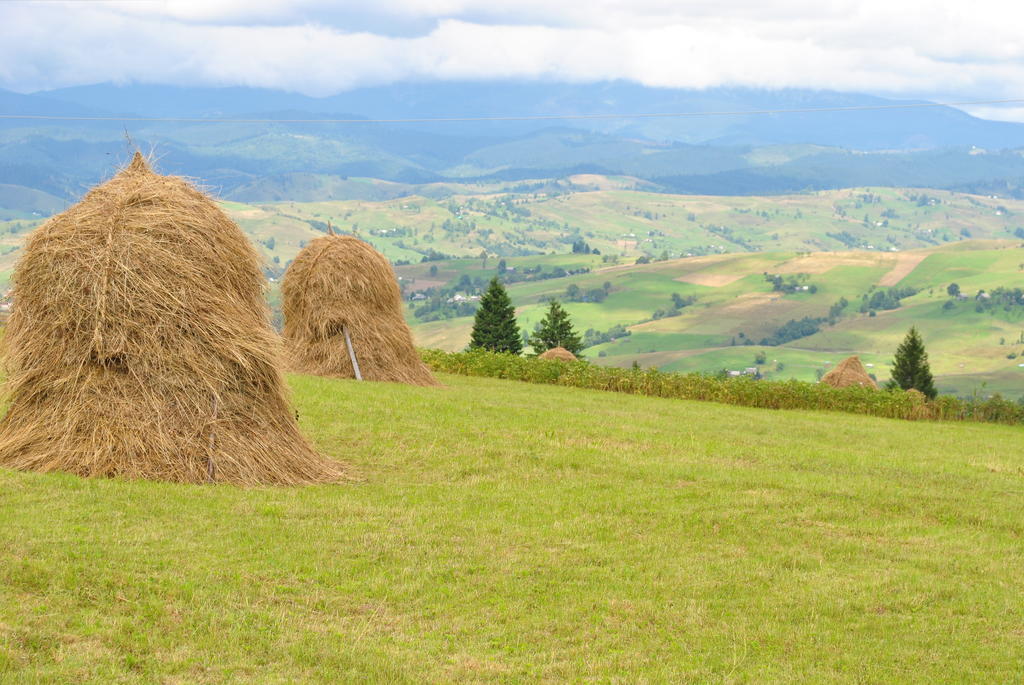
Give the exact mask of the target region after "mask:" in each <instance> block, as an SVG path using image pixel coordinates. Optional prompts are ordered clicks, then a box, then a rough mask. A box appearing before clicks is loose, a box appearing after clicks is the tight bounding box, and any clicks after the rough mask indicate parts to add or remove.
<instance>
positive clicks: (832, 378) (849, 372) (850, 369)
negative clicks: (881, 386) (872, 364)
mask: <svg viewBox="0 0 1024 685" xmlns="http://www.w3.org/2000/svg"><path fill="white" fill-rule="evenodd" d="M821 382H822V383H826V384H828V385H831V386H832V387H833V388H845V387H848V386H851V385H860V386H862V387H865V388H875V389H877V388H878V384H877V383H875V381H874V379H872V378H871V376H869V375H868V372H867V369H865V368H864V365H863V364H861V362H860V357H858V356H857V355H854V356H852V357H847V358H846V359H844V360H843V361H841V362H839V363H838V364H836V368H834V369H832V370H831V371H829V372H828V373H826V374H825V375H824V376H822V377H821Z"/></svg>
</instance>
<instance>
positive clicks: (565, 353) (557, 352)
mask: <svg viewBox="0 0 1024 685" xmlns="http://www.w3.org/2000/svg"><path fill="white" fill-rule="evenodd" d="M537 358H538V359H557V360H559V361H563V362H574V361H576V355H575V354H573V353H572V352H570V351H569V350H567V349H565V348H564V347H552V348H551V349H550V350H545V351H544V352H542V353H541V354H539V355H538V356H537Z"/></svg>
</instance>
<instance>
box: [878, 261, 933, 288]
mask: <svg viewBox="0 0 1024 685" xmlns="http://www.w3.org/2000/svg"><path fill="white" fill-rule="evenodd" d="M927 256H928V255H927V254H920V253H918V254H914V253H910V254H901V255H899V256H897V257H896V266H894V267H893V268H892V269H891V270H890V271H889V272H888V273H887V274H885V275H884V276H882V277H881V278H880V279H878V285H883V286H890V285H896V284H897V283H899V282H900V281H902V280H903V279H904V278H906V277H907V276H908V275H909V274H910V272H911V271H913V270H914V269H915V268H916V267H917V265H918V264H920V263H921V262H922V261H924V258H925V257H927Z"/></svg>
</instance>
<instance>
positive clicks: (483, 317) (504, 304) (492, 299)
mask: <svg viewBox="0 0 1024 685" xmlns="http://www.w3.org/2000/svg"><path fill="white" fill-rule="evenodd" d="M469 348H470V349H477V348H482V349H485V350H490V351H491V352H510V353H512V354H519V353H520V352H522V351H523V341H522V338H520V337H519V325H518V324H517V323H516V310H515V308H514V307H513V306H512V300H510V299H509V297H508V293H507V292H505V288H504V286H502V285H501V281H499V280H498V279H497V278H492V279H491V284H490V285H489V286H487V291H486V292H485V293H484V294H483V297H481V298H480V308H479V309H477V310H476V318H475V319H474V320H473V333H472V335H470V338H469Z"/></svg>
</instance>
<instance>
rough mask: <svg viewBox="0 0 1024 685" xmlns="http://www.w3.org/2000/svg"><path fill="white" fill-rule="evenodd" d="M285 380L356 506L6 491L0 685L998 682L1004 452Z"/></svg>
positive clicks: (1006, 559)
mask: <svg viewBox="0 0 1024 685" xmlns="http://www.w3.org/2000/svg"><path fill="white" fill-rule="evenodd" d="M442 380H443V381H444V383H445V384H446V386H447V387H444V388H411V387H404V386H398V385H390V384H379V383H356V382H351V381H337V380H324V379H317V378H310V377H293V378H292V383H293V386H294V389H295V399H296V402H297V405H298V409H299V411H300V413H301V422H302V424H303V426H304V428H305V429H306V430H307V431H308V432H309V433H310V434H311V436H312V437H313V438H314V439H315V441H316V443H317V444H318V446H319V447H320V449H322V450H323V451H324V452H325V453H327V454H329V455H330V456H332V457H335V458H338V459H343V460H345V461H347V462H349V463H350V464H351V465H352V466H353V468H354V469H355V470H356V471H357V472H358V473H359V475H360V476H361V480H360V481H359V482H357V483H353V484H347V485H337V486H318V487H310V488H297V489H280V488H268V489H256V490H242V489H238V488H233V487H221V486H181V485H168V484H161V483H146V482H124V481H117V480H82V479H78V478H74V477H70V476H65V475H57V474H48V475H40V474H26V473H15V472H10V471H0V681H4V682H19V683H20V682H38V681H44V682H147V683H148V682H172V683H173V682H189V683H191V682H313V681H315V682H406V681H409V682H453V681H461V682H522V681H537V680H546V681H581V680H582V681H595V682H608V681H616V682H687V681H690V682H786V681H788V682H921V683H932V682H1016V681H1019V680H1020V679H1021V677H1022V676H1024V643H1022V641H1021V625H1022V621H1024V600H1022V598H1021V594H1020V592H1019V579H1020V578H1021V577H1022V575H1024V551H1022V550H1024V547H1022V546H1021V544H1020V541H1021V535H1022V533H1024V523H1022V521H1024V497H1022V495H1024V484H1022V477H1024V454H1022V452H1021V450H1020V441H1021V432H1020V431H1021V429H1020V428H1017V427H1005V426H991V425H979V424H949V423H940V424H933V423H908V422H898V421H892V420H885V419H877V418H871V417H856V416H845V415H839V414H822V413H813V412H802V411H795V412H770V411H764V410H756V409H748V408H742V407H730V406H723V405H716V404H709V403H697V402H686V401H674V400H663V399H655V398H648V397H637V396H629V395H621V394H611V393H602V392H594V391H585V390H577V389H573V388H563V387H550V386H537V385H528V384H524V383H514V382H509V381H500V380H493V379H485V378H462V377H456V376H442Z"/></svg>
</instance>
